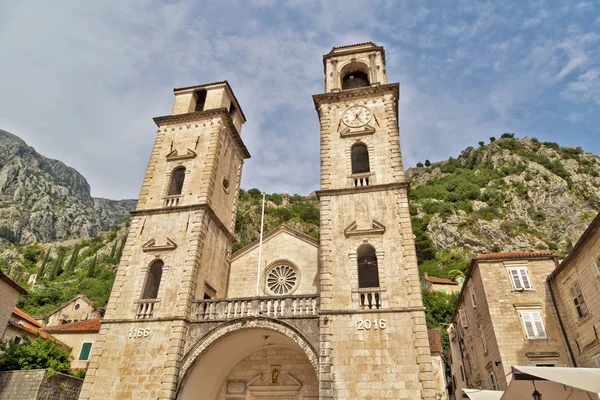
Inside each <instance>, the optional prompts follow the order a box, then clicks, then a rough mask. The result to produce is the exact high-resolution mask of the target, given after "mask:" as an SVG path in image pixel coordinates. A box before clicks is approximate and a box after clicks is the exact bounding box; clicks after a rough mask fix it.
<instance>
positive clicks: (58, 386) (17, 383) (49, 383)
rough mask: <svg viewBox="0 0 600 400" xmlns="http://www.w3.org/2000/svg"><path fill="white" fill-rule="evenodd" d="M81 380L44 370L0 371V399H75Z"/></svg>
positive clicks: (77, 395)
mask: <svg viewBox="0 0 600 400" xmlns="http://www.w3.org/2000/svg"><path fill="white" fill-rule="evenodd" d="M82 384H83V381H82V380H81V379H78V378H75V377H73V376H69V375H65V374H61V373H56V374H55V375H53V376H52V377H48V376H47V374H46V370H44V369H37V370H29V371H1V372H0V400H77V399H78V398H79V391H80V390H81V385H82Z"/></svg>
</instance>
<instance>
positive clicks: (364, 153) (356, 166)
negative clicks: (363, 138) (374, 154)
mask: <svg viewBox="0 0 600 400" xmlns="http://www.w3.org/2000/svg"><path fill="white" fill-rule="evenodd" d="M370 171H371V167H370V166H369V150H367V145H365V144H364V143H358V144H355V145H354V146H352V173H353V174H362V173H366V172H370Z"/></svg>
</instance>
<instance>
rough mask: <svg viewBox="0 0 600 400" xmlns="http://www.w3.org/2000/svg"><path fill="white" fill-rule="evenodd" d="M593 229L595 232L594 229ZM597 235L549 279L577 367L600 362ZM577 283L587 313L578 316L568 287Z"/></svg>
mask: <svg viewBox="0 0 600 400" xmlns="http://www.w3.org/2000/svg"><path fill="white" fill-rule="evenodd" d="M595 232H597V231H595ZM599 258H600V235H599V234H598V233H595V234H593V235H590V238H589V240H588V241H586V243H585V244H584V246H583V247H580V248H578V249H577V253H576V254H574V257H573V258H570V259H568V260H565V263H564V265H561V267H560V268H561V269H560V271H559V272H558V273H557V274H556V277H555V278H551V279H550V280H549V282H550V284H551V285H552V288H553V291H554V295H555V299H556V303H557V305H558V309H559V312H560V316H561V318H562V321H563V324H564V326H565V331H566V334H567V338H568V340H569V343H570V345H571V349H572V351H573V354H574V357H575V363H576V364H577V366H578V367H586V368H593V367H598V366H600V365H598V364H595V363H594V359H593V358H594V357H595V358H596V359H597V360H598V361H597V362H598V363H600V340H599V339H598V337H599V336H600V268H599V267H598V266H597V264H596V262H597V260H598V259H599ZM575 283H578V284H579V286H580V288H581V293H582V295H583V298H584V301H585V306H586V308H587V310H588V315H587V316H585V317H583V318H580V317H579V315H578V313H577V310H576V308H575V303H574V301H573V296H572V295H571V293H570V288H571V287H572V286H573V285H574V284H575Z"/></svg>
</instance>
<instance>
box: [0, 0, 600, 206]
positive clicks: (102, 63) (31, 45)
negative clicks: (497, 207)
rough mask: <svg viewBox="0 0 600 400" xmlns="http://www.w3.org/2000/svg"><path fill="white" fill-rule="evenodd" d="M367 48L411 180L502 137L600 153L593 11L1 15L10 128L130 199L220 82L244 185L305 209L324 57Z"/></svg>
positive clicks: (345, 4)
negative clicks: (189, 113) (384, 86)
mask: <svg viewBox="0 0 600 400" xmlns="http://www.w3.org/2000/svg"><path fill="white" fill-rule="evenodd" d="M364 41H373V42H375V43H376V44H378V45H383V46H385V49H386V55H387V67H388V68H387V73H388V79H389V81H390V82H400V87H401V94H400V96H401V100H400V136H401V144H402V152H403V156H404V161H405V167H408V166H410V165H414V164H415V163H416V162H417V161H424V160H425V159H430V160H431V161H434V160H440V159H445V158H448V157H450V156H456V155H457V154H458V153H459V152H460V151H461V150H462V149H464V148H465V147H467V146H470V145H472V146H476V145H477V142H479V141H480V140H484V141H486V142H487V141H488V138H489V137H490V136H496V137H498V136H500V135H501V134H502V133H503V132H514V133H516V136H517V137H525V136H528V137H537V138H538V139H540V140H543V141H555V142H558V143H560V144H561V145H563V146H581V147H583V148H584V149H585V150H586V151H590V152H594V153H596V154H600V128H598V127H599V126H600V113H599V106H600V53H599V49H600V2H598V1H581V2H576V1H527V2H523V1H516V2H511V1H501V2H499V1H455V2H437V1H421V2H414V1H364V0H363V1H340V2H336V1H325V0H323V1H308V0H307V1H298V0H290V1H269V0H256V1H244V2H241V1H240V2H231V1H218V2H217V1H203V2H197V1H181V2H177V1H171V2H159V1H156V2H153V1H127V2H126V1H101V2H73V1H54V2H40V1H37V2H34V1H25V0H21V1H18V2H8V1H5V2H2V3H1V4H0V54H2V60H1V62H0V88H2V96H0V128H1V129H5V130H8V131H10V132H12V133H15V134H17V135H18V136H20V137H22V138H23V139H24V140H25V141H27V142H28V143H29V144H30V145H31V146H33V147H35V148H36V150H38V151H39V152H40V153H42V154H44V155H45V156H47V157H51V158H56V159H59V160H61V161H63V162H65V163H66V164H68V165H70V166H72V167H74V168H76V169H77V170H78V171H80V172H81V173H82V174H83V175H84V176H85V177H86V178H87V179H88V181H89V183H90V184H91V186H92V194H93V195H94V196H99V197H109V198H135V197H137V195H138V193H139V189H140V187H141V182H142V178H143V174H144V172H145V169H146V165H147V162H148V157H149V155H150V150H151V147H152V145H153V142H154V136H155V134H156V127H155V125H154V122H153V121H152V117H154V116H160V115H167V114H169V112H170V110H171V106H172V102H173V94H172V89H173V88H174V87H182V86H189V85H193V84H201V83H206V82H212V81H217V80H222V79H227V80H229V82H230V84H231V86H232V87H233V90H234V91H235V93H236V95H237V97H238V99H239V101H240V103H241V106H242V108H243V110H244V113H245V114H246V116H247V118H248V122H247V123H246V125H245V126H244V129H243V131H242V138H243V139H244V141H245V142H246V144H247V146H248V148H249V150H250V152H251V154H252V158H251V159H249V160H247V162H246V163H245V165H244V172H243V180H242V187H244V188H246V189H249V188H252V187H258V188H260V189H262V190H265V191H268V192H281V191H283V190H288V191H289V192H291V193H298V194H308V193H310V192H311V191H313V190H315V189H318V185H319V148H318V147H319V127H318V118H317V114H316V112H315V110H314V106H313V103H312V97H311V96H312V95H313V94H316V93H321V92H322V91H323V64H322V55H323V54H325V53H327V52H328V51H329V50H331V47H332V46H340V45H347V44H352V43H357V42H364Z"/></svg>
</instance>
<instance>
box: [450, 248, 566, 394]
mask: <svg viewBox="0 0 600 400" xmlns="http://www.w3.org/2000/svg"><path fill="white" fill-rule="evenodd" d="M555 267H556V256H555V255H554V253H553V252H531V253H529V252H523V253H495V254H486V255H480V256H478V257H475V258H473V260H472V262H471V265H470V267H469V270H468V273H467V276H466V279H465V283H464V286H463V290H462V292H461V294H460V295H459V298H458V302H457V305H456V308H455V311H454V314H453V316H452V322H451V324H450V326H449V327H448V334H449V336H450V351H449V357H448V358H449V362H450V364H451V373H452V376H451V385H450V386H451V388H452V390H451V392H452V394H454V393H461V389H463V388H472V389H489V390H505V389H506V388H507V386H508V384H509V382H510V377H511V374H510V373H511V366H513V365H538V366H559V365H562V366H573V363H572V362H571V359H570V355H569V351H568V347H567V343H566V341H565V340H564V337H563V333H562V330H561V326H560V322H559V318H558V315H557V313H556V309H555V307H554V304H553V302H552V296H551V293H550V290H549V288H548V286H547V285H546V279H547V277H548V275H550V274H551V273H552V271H553V270H554V269H555Z"/></svg>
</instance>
